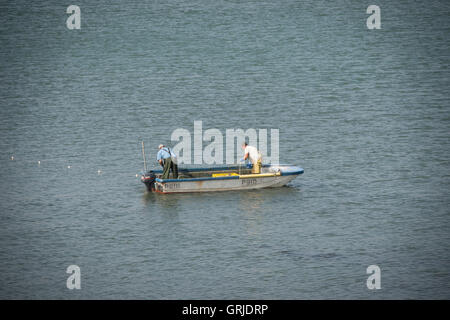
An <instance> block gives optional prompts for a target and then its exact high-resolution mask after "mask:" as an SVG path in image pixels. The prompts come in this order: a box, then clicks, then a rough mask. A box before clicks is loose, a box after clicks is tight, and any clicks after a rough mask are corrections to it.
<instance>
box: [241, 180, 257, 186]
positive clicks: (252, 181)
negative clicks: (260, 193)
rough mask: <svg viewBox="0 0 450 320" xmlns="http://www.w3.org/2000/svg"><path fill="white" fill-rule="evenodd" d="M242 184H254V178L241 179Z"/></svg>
mask: <svg viewBox="0 0 450 320" xmlns="http://www.w3.org/2000/svg"><path fill="white" fill-rule="evenodd" d="M242 184H243V185H246V186H250V185H255V184H256V179H243V180H242Z"/></svg>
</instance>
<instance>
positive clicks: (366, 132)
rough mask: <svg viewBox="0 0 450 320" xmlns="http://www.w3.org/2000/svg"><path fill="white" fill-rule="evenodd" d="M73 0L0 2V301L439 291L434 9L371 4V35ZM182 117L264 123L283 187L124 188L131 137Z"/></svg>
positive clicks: (440, 140) (443, 42) (448, 45)
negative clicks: (283, 166) (276, 137)
mask: <svg viewBox="0 0 450 320" xmlns="http://www.w3.org/2000/svg"><path fill="white" fill-rule="evenodd" d="M76 4H77V5H79V6H80V8H81V30H68V29H67V27H66V24H65V21H66V19H67V17H68V15H67V14H66V8H67V6H68V4H64V3H61V2H60V1H46V2H45V3H39V4H37V3H33V4H30V3H29V2H28V1H9V2H2V4H1V5H0V22H1V23H0V44H1V45H0V59H1V60H0V61H1V64H0V103H1V107H0V135H1V139H0V151H1V154H0V165H1V168H2V170H1V173H0V178H1V183H0V275H1V276H0V297H1V298H51V299H53V298H62V299H80V298H85V299H93V298H108V299H109V298H120V299H128V298H149V299H180V298H184V299H187V298H194V299H198V298H204V299H210V298H215V299H222V298H227V299H230V298H247V299H251V298H263V299H268V298H270V299H310V298H319V299H320V298H327V299H330V298H344V299H349V298H353V299H387V298H399V299H409V298H426V299H429V298H446V299H448V298H450V290H449V286H448V283H449V282H450V272H449V267H448V264H449V263H450V254H449V251H448V245H449V240H450V233H449V231H450V228H449V227H450V225H449V214H450V212H449V184H450V179H449V178H450V170H449V143H450V139H449V136H450V135H449V132H450V131H449V129H450V118H449V111H450V95H449V91H448V88H449V87H450V75H449V62H450V40H449V34H450V33H449V32H450V22H449V16H450V3H449V2H448V1H427V2H424V3H417V2H415V1H401V2H395V3H393V2H390V1H376V3H375V2H374V3H373V4H377V5H379V6H380V8H381V29H380V30H368V29H367V27H366V19H367V17H368V14H366V9H367V6H368V3H362V2H360V1H336V2H329V1H293V0H292V1H290V0H289V1H288V0H283V1H151V2H144V1H128V2H127V3H124V2H119V1H78V2H77V3H76ZM194 120H202V121H203V127H204V129H208V128H218V129H220V130H221V131H222V132H224V131H225V129H227V128H244V129H246V128H278V129H280V153H281V157H280V158H281V159H280V160H281V162H284V163H293V164H297V165H300V166H302V167H303V168H304V169H305V174H304V175H302V176H300V177H298V178H297V179H295V180H294V181H293V182H292V183H290V185H289V186H288V187H284V188H278V189H267V190H258V191H247V192H226V193H211V194H183V195H154V194H148V193H146V192H145V188H144V186H143V185H142V184H141V183H140V182H139V180H138V179H137V178H136V177H135V174H136V173H138V172H139V171H140V170H141V167H142V159H141V153H140V141H142V140H144V141H145V142H146V146H147V151H148V153H149V155H150V160H151V161H153V160H154V157H155V152H156V149H157V145H158V144H159V143H161V142H162V143H164V142H169V141H170V135H171V133H172V131H173V130H175V129H176V128H180V127H181V128H186V129H188V130H190V131H192V130H193V122H194ZM11 157H14V160H11ZM38 161H40V165H38V163H37V162H38ZM152 165H153V166H155V163H154V162H152ZM68 166H70V169H69V168H68ZM98 170H101V172H100V174H99V172H98ZM71 264H76V265H78V266H80V268H81V286H82V288H81V290H68V289H67V288H66V279H67V277H68V274H66V272H65V271H66V268H67V266H68V265H71ZM372 264H376V265H378V266H379V267H380V268H381V286H382V289H381V290H377V291H371V290H368V289H367V287H366V279H367V277H368V275H367V274H366V268H367V266H369V265H372Z"/></svg>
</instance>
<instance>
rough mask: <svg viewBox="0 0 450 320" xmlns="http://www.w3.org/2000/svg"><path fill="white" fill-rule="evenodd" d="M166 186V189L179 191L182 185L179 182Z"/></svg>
mask: <svg viewBox="0 0 450 320" xmlns="http://www.w3.org/2000/svg"><path fill="white" fill-rule="evenodd" d="M164 186H165V187H166V189H179V188H180V183H178V182H175V183H166V184H165V185H164Z"/></svg>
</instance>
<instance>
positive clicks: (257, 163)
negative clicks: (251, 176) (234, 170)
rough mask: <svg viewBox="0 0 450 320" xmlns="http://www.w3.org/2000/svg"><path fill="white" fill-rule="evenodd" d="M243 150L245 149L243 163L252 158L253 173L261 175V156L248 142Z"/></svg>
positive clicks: (243, 146) (244, 144)
mask: <svg viewBox="0 0 450 320" xmlns="http://www.w3.org/2000/svg"><path fill="white" fill-rule="evenodd" d="M242 149H244V158H242V159H241V161H245V160H247V159H249V158H250V161H251V162H252V164H253V167H252V173H261V167H262V164H261V154H260V153H259V152H258V149H256V148H255V147H252V146H249V145H248V144H247V142H244V143H243V144H242Z"/></svg>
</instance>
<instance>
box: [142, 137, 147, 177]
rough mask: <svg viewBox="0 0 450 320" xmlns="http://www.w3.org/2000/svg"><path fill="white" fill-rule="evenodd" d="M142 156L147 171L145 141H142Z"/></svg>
mask: <svg viewBox="0 0 450 320" xmlns="http://www.w3.org/2000/svg"><path fill="white" fill-rule="evenodd" d="M142 157H143V158H144V173H146V172H147V161H146V160H145V148H144V141H142Z"/></svg>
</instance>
